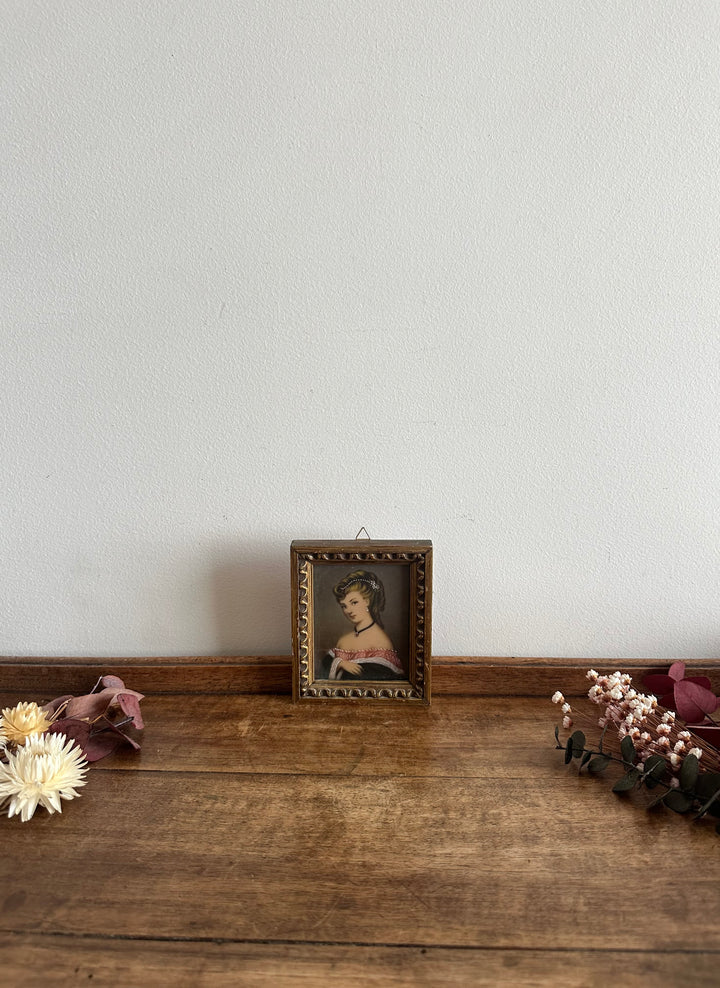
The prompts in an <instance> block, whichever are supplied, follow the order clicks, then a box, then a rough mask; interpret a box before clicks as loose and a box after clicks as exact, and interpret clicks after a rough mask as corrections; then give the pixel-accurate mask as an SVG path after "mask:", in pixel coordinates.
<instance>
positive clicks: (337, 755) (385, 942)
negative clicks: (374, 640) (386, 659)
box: [0, 669, 720, 988]
mask: <svg viewBox="0 0 720 988" xmlns="http://www.w3.org/2000/svg"><path fill="white" fill-rule="evenodd" d="M106 671H110V670H109V669H108V670H106ZM90 678H92V677H90ZM93 681H94V680H93ZM126 681H127V684H128V686H131V687H132V686H133V685H134V684H133V683H132V682H131V681H130V680H129V679H127V680H126ZM91 685H92V683H89V681H88V680H87V679H82V680H79V681H78V683H77V689H76V691H77V692H85V691H86V690H87V689H89V688H90V686H91ZM557 685H562V684H561V683H558V684H557ZM49 695H53V694H48V696H49ZM32 698H34V697H33V696H29V695H28V692H27V690H23V692H18V691H17V690H8V691H6V692H3V693H0V706H2V707H5V706H8V705H9V704H11V703H14V702H15V701H16V700H17V699H32ZM37 698H38V699H46V698H47V697H42V698H40V697H37ZM143 712H144V715H145V719H146V723H147V728H146V730H145V736H144V741H143V748H142V751H141V752H140V753H139V754H127V755H126V754H123V755H116V756H112V757H109V758H107V759H105V760H104V761H101V762H99V763H97V764H96V765H95V766H93V767H92V768H91V770H90V772H89V775H88V779H89V782H88V785H87V786H86V787H85V788H84V789H83V790H82V797H81V798H80V799H76V800H73V801H72V802H70V803H67V804H65V808H64V812H63V813H62V815H57V814H56V815H54V816H49V815H48V814H47V813H46V812H45V811H42V810H38V812H37V813H36V815H35V817H34V818H33V819H32V821H30V822H28V823H26V824H22V823H20V822H19V820H17V819H16V818H13V819H12V820H8V819H7V818H5V817H0V828H1V830H2V854H1V855H0V903H1V909H2V916H1V919H0V958H1V962H0V964H1V968H2V972H3V979H2V983H3V984H7V985H23V986H32V985H35V984H37V985H43V986H45V985H47V984H48V982H49V981H50V982H51V983H52V984H54V985H66V984H68V985H70V984H72V985H76V984H79V983H86V982H90V981H91V983H92V984H94V985H105V984H107V985H117V984H119V983H122V984H125V985H130V986H134V985H138V986H139V985H173V986H184V985H188V986H196V985H233V986H235V985H258V986H266V985H267V986H280V988H282V986H285V985H293V986H296V985H308V986H315V985H324V984H332V985H347V986H368V985H378V986H379V985H408V986H409V985H413V986H415V985H428V986H440V985H512V986H516V985H561V986H564V985H577V986H591V985H600V984H603V985H604V984H607V983H613V982H615V981H617V982H618V983H622V984H623V985H647V984H650V983H652V980H653V979H655V978H662V979H663V982H664V984H666V985H676V984H677V985H680V984H689V985H694V986H695V985H713V986H715V985H717V984H719V983H720V908H719V907H720V837H718V836H716V834H715V831H714V826H713V825H712V824H711V823H707V824H705V823H704V822H701V823H692V822H690V820H689V819H688V818H686V817H679V816H676V815H674V814H672V813H670V812H669V811H660V812H653V813H648V812H647V811H646V810H645V809H644V801H643V799H642V797H641V796H631V797H630V798H621V797H618V796H614V795H612V794H611V793H610V787H611V784H612V780H611V779H603V778H599V779H593V778H587V777H585V776H582V777H578V774H577V770H576V769H575V768H574V767H573V766H571V767H570V768H569V769H568V768H566V767H565V765H564V764H563V758H562V753H561V752H558V751H556V750H555V748H554V738H553V729H554V724H555V720H556V716H555V714H556V708H554V707H552V705H551V704H550V703H549V701H548V699H547V698H545V697H541V696H533V697H523V696H517V695H515V696H510V697H506V696H463V695H458V694H455V695H440V696H436V697H435V699H434V700H433V703H432V706H431V707H430V708H423V707H411V706H406V705H402V704H395V703H382V702H378V703H373V704H363V703H355V704H352V703H351V704H344V703H337V702H331V703H321V704H312V703H305V704H297V705H293V704H292V702H291V700H290V697H289V696H287V695H270V694H263V693H254V694H244V695H233V694H223V695H212V694H201V693H186V694H183V693H176V694H173V695H160V694H157V695H148V696H147V697H146V699H145V700H144V701H143Z"/></svg>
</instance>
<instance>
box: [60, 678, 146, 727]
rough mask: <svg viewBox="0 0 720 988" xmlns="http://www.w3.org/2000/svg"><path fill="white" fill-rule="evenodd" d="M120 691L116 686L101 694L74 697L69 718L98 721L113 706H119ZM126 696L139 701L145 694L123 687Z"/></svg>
mask: <svg viewBox="0 0 720 988" xmlns="http://www.w3.org/2000/svg"><path fill="white" fill-rule="evenodd" d="M118 693H119V690H118V689H117V688H116V687H114V686H109V687H107V688H106V689H103V690H100V692H99V693H87V694H86V695H85V696H74V697H73V698H72V699H71V700H70V702H69V703H68V706H67V714H68V716H69V717H79V718H81V719H82V720H90V721H94V720H97V719H98V717H102V716H103V714H105V713H107V711H108V710H109V709H110V707H112V706H113V704H116V705H119V702H118V700H117V696H118ZM122 693H123V695H124V696H132V697H135V698H136V699H137V700H142V698H143V694H142V693H136V692H135V690H128V689H126V688H124V687H123V690H122Z"/></svg>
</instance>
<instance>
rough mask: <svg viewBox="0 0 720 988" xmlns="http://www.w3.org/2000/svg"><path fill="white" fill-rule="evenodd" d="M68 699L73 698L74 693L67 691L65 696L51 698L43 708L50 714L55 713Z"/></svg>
mask: <svg viewBox="0 0 720 988" xmlns="http://www.w3.org/2000/svg"><path fill="white" fill-rule="evenodd" d="M66 700H72V693H66V694H65V696H56V697H55V699H54V700H50V701H49V702H48V703H46V704H44V705H43V707H42V709H43V710H46V711H47V712H48V713H49V714H54V713H55V711H56V710H58V709H59V708H60V707H61V706H62V705H63V703H65V701H66Z"/></svg>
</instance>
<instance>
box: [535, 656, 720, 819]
mask: <svg viewBox="0 0 720 988" xmlns="http://www.w3.org/2000/svg"><path fill="white" fill-rule="evenodd" d="M587 678H588V679H589V680H590V682H591V683H592V685H591V687H590V690H589V692H588V698H589V699H590V701H591V702H592V703H594V704H597V705H598V706H600V707H601V708H602V712H601V715H600V717H599V718H598V719H597V720H596V724H597V726H599V727H600V728H601V729H602V733H601V735H600V738H599V740H598V742H597V745H596V747H591V746H588V745H587V741H586V737H585V733H584V732H583V731H582V730H579V729H576V730H574V731H573V732H572V734H570V736H569V737H567V739H566V740H564V741H562V740H561V738H560V728H558V727H556V728H555V739H556V748H558V749H559V750H564V751H565V763H566V764H569V763H570V762H572V761H573V760H574V759H577V760H578V761H579V768H578V770H579V771H582V769H583V768H587V770H588V772H589V773H592V774H596V773H599V772H603V771H604V770H605V769H606V768H607V767H608V766H609V765H611V764H612V763H615V764H619V765H620V766H621V767H622V768H623V769H624V774H623V775H622V776H621V777H620V778H619V779H618V780H617V782H616V783H615V785H614V786H613V792H617V793H624V792H629V791H630V790H633V789H638V788H642V787H644V788H645V789H648V790H659V795H656V796H655V798H654V799H653V800H652V801H651V802H650V804H649V806H648V808H649V809H650V808H652V807H654V806H658V805H663V806H667V807H668V808H669V809H671V810H674V811H675V812H676V813H689V812H691V811H694V812H695V819H700V818H701V817H704V816H706V815H707V816H712V817H719V818H720V751H719V750H718V747H717V746H716V745H717V742H718V741H720V725H718V724H717V723H716V722H715V721H714V720H713V719H712V718H711V716H710V714H712V713H713V712H714V711H715V710H716V709H717V708H718V706H719V705H720V699H719V698H718V697H717V696H716V695H715V694H714V693H713V692H712V689H711V683H710V680H709V679H707V677H705V676H686V675H685V663H684V662H674V663H673V664H672V665H671V666H670V669H669V670H668V673H667V674H660V675H650V676H646V677H645V679H644V680H643V685H644V686H645V687H646V688H647V689H650V690H653V691H655V692H657V693H659V694H660V697H661V699H660V700H658V698H657V697H656V696H655V695H654V693H650V694H644V693H640V692H638V691H637V690H635V689H634V688H633V685H632V677H631V676H629V675H628V674H627V673H621V672H614V673H612V674H611V675H608V676H605V675H602V676H601V675H600V674H599V673H597V672H596V671H595V670H594V669H590V670H589V672H588V673H587ZM552 701H553V703H556V704H559V705H560V707H561V710H562V714H563V721H562V727H563V730H565V731H570V730H571V729H572V728H573V726H574V724H575V720H576V719H578V718H581V719H582V720H583V721H585V722H587V723H590V724H592V718H590V717H589V716H588V715H587V714H585V713H584V712H583V711H582V710H581V709H580V710H574V709H573V708H572V707H571V705H570V704H569V703H568V702H567V701H566V699H565V697H564V696H563V694H562V693H561V692H560V691H559V690H558V691H557V692H556V693H555V694H554V695H553V697H552ZM608 732H610V733H609V734H608ZM618 741H619V747H618ZM716 830H717V832H718V833H719V834H720V822H719V823H718V824H717V826H716Z"/></svg>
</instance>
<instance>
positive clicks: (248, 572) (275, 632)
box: [211, 542, 292, 655]
mask: <svg viewBox="0 0 720 988" xmlns="http://www.w3.org/2000/svg"><path fill="white" fill-rule="evenodd" d="M211 585H212V606H213V610H214V622H215V637H216V643H217V644H216V654H218V655H290V654H291V652H292V632H291V627H290V613H291V607H290V546H289V545H288V546H287V547H285V546H282V547H278V549H277V550H275V551H273V550H272V549H270V548H269V547H268V543H267V542H263V543H257V544H252V543H251V544H245V545H242V546H238V547H237V548H235V549H229V548H228V549H223V550H222V551H220V552H219V553H218V558H217V561H216V562H215V564H214V565H213V567H212V575H211Z"/></svg>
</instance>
